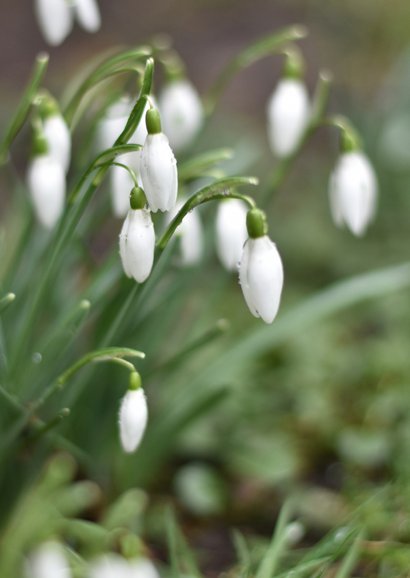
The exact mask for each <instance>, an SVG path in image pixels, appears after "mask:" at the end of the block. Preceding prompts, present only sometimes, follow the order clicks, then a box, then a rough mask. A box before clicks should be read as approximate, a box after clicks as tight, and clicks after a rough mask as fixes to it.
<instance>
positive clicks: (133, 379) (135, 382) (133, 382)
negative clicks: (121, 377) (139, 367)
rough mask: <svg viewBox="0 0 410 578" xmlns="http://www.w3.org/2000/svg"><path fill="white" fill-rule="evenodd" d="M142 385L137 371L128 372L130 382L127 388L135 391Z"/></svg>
mask: <svg viewBox="0 0 410 578" xmlns="http://www.w3.org/2000/svg"><path fill="white" fill-rule="evenodd" d="M141 386H142V379H141V376H140V374H139V373H138V371H132V372H131V373H130V383H129V386H128V389H130V390H132V391H135V390H137V389H139V388H140V387H141Z"/></svg>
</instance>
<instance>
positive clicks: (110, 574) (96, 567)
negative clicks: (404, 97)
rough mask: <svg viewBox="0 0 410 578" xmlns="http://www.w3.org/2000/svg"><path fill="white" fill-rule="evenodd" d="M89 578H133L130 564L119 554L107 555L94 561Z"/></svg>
mask: <svg viewBox="0 0 410 578" xmlns="http://www.w3.org/2000/svg"><path fill="white" fill-rule="evenodd" d="M87 578H132V575H131V574H130V567H129V564H128V562H127V561H126V560H125V559H124V558H122V557H121V556H118V555H117V554H106V555H104V556H99V557H98V558H96V559H95V560H93V561H92V562H91V563H90V565H89V569H88V573H87Z"/></svg>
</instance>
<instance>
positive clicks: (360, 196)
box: [329, 150, 377, 236]
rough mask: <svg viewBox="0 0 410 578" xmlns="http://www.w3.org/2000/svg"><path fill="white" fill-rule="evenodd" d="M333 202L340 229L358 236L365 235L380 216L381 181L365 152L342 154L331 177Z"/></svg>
mask: <svg viewBox="0 0 410 578" xmlns="http://www.w3.org/2000/svg"><path fill="white" fill-rule="evenodd" d="M329 200H330V209H331V213H332V217H333V220H334V222H335V223H336V225H338V226H342V225H343V224H345V225H346V226H347V227H348V228H349V229H350V230H351V231H352V233H354V234H355V235H357V236H361V235H363V234H364V233H365V231H366V229H367V226H368V225H369V223H370V222H371V221H372V219H373V218H374V215H375V212H376V204H377V179H376V175H375V172H374V169H373V167H372V165H371V163H370V161H369V159H368V158H367V156H366V155H365V154H364V153H363V152H362V151H360V150H351V151H348V152H342V154H341V155H340V157H339V159H338V161H337V164H336V167H335V169H334V170H333V172H332V175H331V177H330V183H329Z"/></svg>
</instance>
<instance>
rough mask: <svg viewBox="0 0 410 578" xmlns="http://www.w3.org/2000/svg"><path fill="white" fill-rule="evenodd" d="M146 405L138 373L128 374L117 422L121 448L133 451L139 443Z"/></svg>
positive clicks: (145, 416) (146, 416)
mask: <svg viewBox="0 0 410 578" xmlns="http://www.w3.org/2000/svg"><path fill="white" fill-rule="evenodd" d="M147 420H148V407H147V400H146V398H145V394H144V390H143V389H142V387H141V377H140V375H139V373H137V372H133V373H131V376H130V387H129V389H128V391H127V393H126V394H125V396H124V397H123V399H122V401H121V406H120V414H119V424H120V440H121V445H122V448H123V450H124V451H125V452H127V453H132V452H134V451H135V450H136V449H137V448H138V446H139V445H140V443H141V440H142V436H143V435H144V431H145V428H146V425H147Z"/></svg>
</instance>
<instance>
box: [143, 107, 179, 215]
mask: <svg viewBox="0 0 410 578" xmlns="http://www.w3.org/2000/svg"><path fill="white" fill-rule="evenodd" d="M146 122H147V129H148V136H147V138H146V140H145V143H144V147H143V149H142V151H141V157H140V174H141V180H142V184H143V187H144V191H145V194H146V196H147V200H148V205H149V208H150V209H151V211H152V212H154V213H156V212H157V211H158V210H160V211H170V210H171V209H172V208H173V207H174V206H175V203H176V198H177V191H178V173H177V164H176V160H175V157H174V154H173V152H172V150H171V147H170V146H169V142H168V139H167V137H166V136H165V135H164V134H163V133H162V132H161V121H160V119H159V115H158V111H157V110H156V109H151V110H149V111H148V112H147V114H146Z"/></svg>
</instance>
